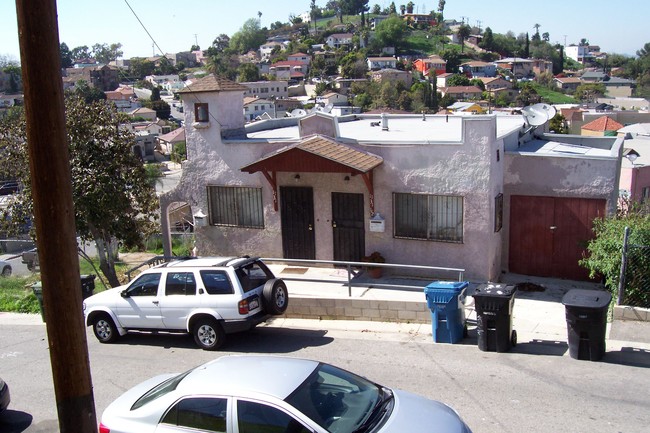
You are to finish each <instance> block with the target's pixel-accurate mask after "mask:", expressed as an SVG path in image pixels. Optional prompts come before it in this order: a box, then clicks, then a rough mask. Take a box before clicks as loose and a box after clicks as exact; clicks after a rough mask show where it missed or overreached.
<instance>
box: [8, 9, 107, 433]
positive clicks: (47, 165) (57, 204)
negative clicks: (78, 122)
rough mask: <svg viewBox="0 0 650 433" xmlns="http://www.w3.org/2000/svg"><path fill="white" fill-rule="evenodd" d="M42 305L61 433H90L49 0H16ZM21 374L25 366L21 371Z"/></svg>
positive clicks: (93, 425) (93, 426)
mask: <svg viewBox="0 0 650 433" xmlns="http://www.w3.org/2000/svg"><path fill="white" fill-rule="evenodd" d="M16 15H17V18H18V39H19V42H20V58H21V63H22V75H23V84H24V93H25V117H26V121H27V148H28V154H29V167H30V172H31V183H32V197H33V200H34V220H35V223H36V244H37V247H38V255H39V262H40V266H41V282H42V286H43V308H44V313H45V314H44V316H45V320H46V326H47V339H48V346H49V352H50V363H51V365H52V379H53V382H54V394H55V397H56V406H57V412H58V417H59V431H60V432H61V433H96V432H97V418H96V415H95V401H94V397H93V390H92V381H91V376H90V361H89V357H88V347H87V341H86V327H85V326H84V322H83V314H82V310H81V279H80V277H79V257H78V256H77V235H76V230H75V221H74V204H73V202H72V179H71V172H70V159H69V153H68V141H67V136H66V129H65V106H64V103H63V85H62V82H61V79H60V78H59V77H60V70H61V60H60V56H59V31H58V23H57V11H56V0H16ZM25 374H29V372H27V371H26V372H25Z"/></svg>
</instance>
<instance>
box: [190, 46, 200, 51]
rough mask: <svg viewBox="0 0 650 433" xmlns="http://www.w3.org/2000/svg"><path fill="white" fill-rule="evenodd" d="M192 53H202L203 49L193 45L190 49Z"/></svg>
mask: <svg viewBox="0 0 650 433" xmlns="http://www.w3.org/2000/svg"><path fill="white" fill-rule="evenodd" d="M190 51H201V47H199V46H198V45H192V46H191V47H190Z"/></svg>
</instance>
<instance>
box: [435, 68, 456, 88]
mask: <svg viewBox="0 0 650 433" xmlns="http://www.w3.org/2000/svg"><path fill="white" fill-rule="evenodd" d="M453 76H454V74H452V73H451V72H445V73H443V74H439V75H438V76H437V77H436V87H437V88H438V89H440V88H443V87H448V86H447V80H448V79H449V78H451V77H453Z"/></svg>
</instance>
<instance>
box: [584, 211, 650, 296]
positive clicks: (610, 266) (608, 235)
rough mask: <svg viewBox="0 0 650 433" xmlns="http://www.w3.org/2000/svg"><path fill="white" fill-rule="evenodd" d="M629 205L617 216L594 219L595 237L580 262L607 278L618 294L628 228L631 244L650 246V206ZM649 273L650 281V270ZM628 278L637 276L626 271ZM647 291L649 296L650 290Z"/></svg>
mask: <svg viewBox="0 0 650 433" xmlns="http://www.w3.org/2000/svg"><path fill="white" fill-rule="evenodd" d="M625 204H626V206H622V207H621V208H620V209H619V211H618V212H617V213H616V215H613V216H610V217H607V218H603V219H601V218H598V219H595V220H594V225H593V231H594V238H593V239H592V240H591V241H589V243H588V244H587V252H588V253H587V255H586V256H585V257H584V258H583V259H582V260H580V265H581V266H582V267H584V268H586V269H588V270H589V276H590V277H591V278H596V277H603V278H604V280H605V286H607V288H608V289H609V290H610V291H611V292H612V294H614V295H617V293H618V283H619V280H620V273H621V252H622V250H623V236H624V234H625V227H630V236H629V239H628V243H629V244H630V245H650V205H648V203H645V204H641V205H639V204H632V203H625ZM647 269H648V268H646V270H647ZM645 275H646V276H645V278H646V281H647V272H646V273H645ZM626 277H628V278H633V277H634V275H629V274H626ZM637 277H638V276H637ZM627 287H629V286H627ZM632 289H633V290H638V289H640V288H637V287H632ZM643 293H645V296H646V297H647V296H648V295H647V293H648V292H647V290H646V291H645V292H643ZM648 300H649V301H650V299H648Z"/></svg>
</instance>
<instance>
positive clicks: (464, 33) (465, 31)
mask: <svg viewBox="0 0 650 433" xmlns="http://www.w3.org/2000/svg"><path fill="white" fill-rule="evenodd" d="M471 34H472V28H471V27H470V26H468V25H467V24H462V25H461V26H460V27H458V39H460V52H461V53H462V52H464V49H465V40H466V39H467V38H469V37H470V35H471Z"/></svg>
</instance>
